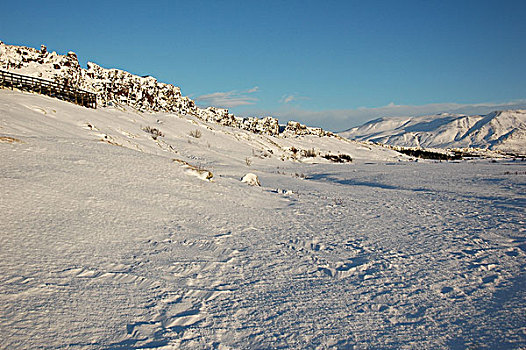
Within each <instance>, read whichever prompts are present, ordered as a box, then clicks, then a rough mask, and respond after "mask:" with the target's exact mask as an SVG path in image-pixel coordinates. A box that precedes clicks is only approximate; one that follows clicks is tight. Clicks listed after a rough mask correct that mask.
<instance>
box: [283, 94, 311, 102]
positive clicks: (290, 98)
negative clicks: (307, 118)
mask: <svg viewBox="0 0 526 350" xmlns="http://www.w3.org/2000/svg"><path fill="white" fill-rule="evenodd" d="M308 99H309V98H308V97H306V96H300V95H298V94H288V95H283V96H281V98H280V99H279V103H283V104H287V103H290V102H293V101H300V100H308Z"/></svg>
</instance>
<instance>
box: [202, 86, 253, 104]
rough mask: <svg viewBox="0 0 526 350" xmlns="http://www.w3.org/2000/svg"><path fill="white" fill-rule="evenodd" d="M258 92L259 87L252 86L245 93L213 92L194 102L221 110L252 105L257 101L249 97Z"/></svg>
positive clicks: (233, 91) (235, 91)
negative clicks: (220, 108)
mask: <svg viewBox="0 0 526 350" xmlns="http://www.w3.org/2000/svg"><path fill="white" fill-rule="evenodd" d="M258 90H259V87H257V86H254V87H253V88H251V89H248V90H246V91H237V90H232V91H226V92H214V93H211V94H206V95H201V96H198V97H196V101H197V102H198V103H199V104H202V105H207V106H214V107H222V108H232V107H238V106H246V105H253V104H255V103H256V102H257V101H259V100H258V99H257V98H256V97H253V96H249V95H250V94H252V93H254V92H257V91H258Z"/></svg>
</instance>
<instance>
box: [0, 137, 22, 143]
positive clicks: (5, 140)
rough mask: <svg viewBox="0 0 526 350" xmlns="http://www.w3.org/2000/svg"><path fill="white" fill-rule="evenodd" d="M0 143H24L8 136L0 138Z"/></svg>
mask: <svg viewBox="0 0 526 350" xmlns="http://www.w3.org/2000/svg"><path fill="white" fill-rule="evenodd" d="M0 142H4V143H24V142H23V141H22V140H19V139H16V138H14V137H10V136H0Z"/></svg>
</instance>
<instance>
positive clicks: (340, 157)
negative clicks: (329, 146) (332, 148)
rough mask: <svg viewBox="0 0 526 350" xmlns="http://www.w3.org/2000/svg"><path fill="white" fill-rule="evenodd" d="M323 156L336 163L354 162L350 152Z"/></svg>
mask: <svg viewBox="0 0 526 350" xmlns="http://www.w3.org/2000/svg"><path fill="white" fill-rule="evenodd" d="M323 158H325V159H327V160H330V161H331V162H334V163H350V162H352V157H351V156H350V155H348V154H330V153H328V154H326V155H324V156H323Z"/></svg>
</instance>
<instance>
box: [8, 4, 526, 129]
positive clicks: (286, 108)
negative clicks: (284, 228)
mask: <svg viewBox="0 0 526 350" xmlns="http://www.w3.org/2000/svg"><path fill="white" fill-rule="evenodd" d="M2 13H3V15H2V20H1V21H0V40H2V41H4V42H6V43H8V44H16V45H26V46H31V47H40V44H46V45H47V46H48V49H49V50H54V51H57V52H58V53H66V52H67V51H69V50H72V51H75V52H76V53H77V55H78V56H79V60H80V62H81V64H82V65H85V63H86V62H87V61H93V62H96V63H98V64H100V65H102V66H104V67H107V68H113V67H115V68H121V69H124V70H128V71H130V72H132V73H135V74H139V75H147V74H149V75H152V76H154V77H156V78H157V79H159V80H160V81H163V82H166V83H173V84H174V85H177V86H180V87H181V89H182V92H183V94H185V95H189V96H190V97H191V98H193V99H195V100H196V101H197V102H198V104H199V105H201V106H207V105H215V106H219V107H221V106H222V107H228V108H229V109H230V110H231V111H232V112H234V113H235V114H238V115H273V116H277V117H279V118H280V120H281V121H282V122H283V121H286V120H288V119H295V120H299V121H302V122H305V123H308V124H310V125H319V126H323V127H326V128H329V129H332V130H343V129H346V128H349V127H352V126H355V125H357V124H361V123H363V122H365V121H367V120H369V119H372V118H376V117H379V116H384V115H386V116H389V115H401V114H402V115H408V114H409V115H411V114H414V115H416V114H425V113H436V112H442V111H460V112H463V111H465V112H468V113H469V112H475V113H483V112H484V111H486V110H488V111H489V110H492V109H497V107H498V108H507V107H510V106H511V107H517V106H526V83H525V82H526V21H525V20H524V15H525V14H526V1H505V0H501V1H483V0H479V1H462V0H457V1H449V0H443V1H363V0H362V1H350V0H349V1H157V2H155V1H151V2H142V1H141V2H136V1H126V2H119V1H104V2H103V1H79V2H65V1H18V2H12V1H11V2H7V1H6V2H4V3H3V4H2Z"/></svg>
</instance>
